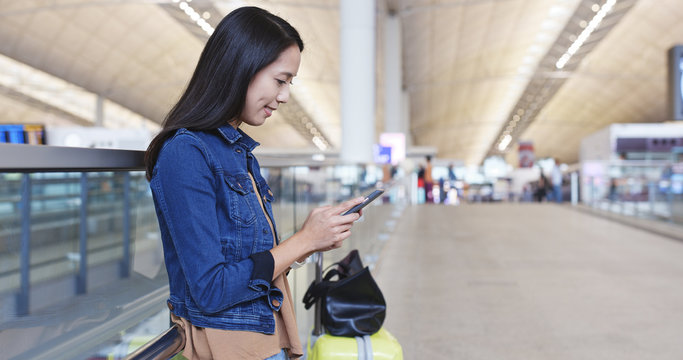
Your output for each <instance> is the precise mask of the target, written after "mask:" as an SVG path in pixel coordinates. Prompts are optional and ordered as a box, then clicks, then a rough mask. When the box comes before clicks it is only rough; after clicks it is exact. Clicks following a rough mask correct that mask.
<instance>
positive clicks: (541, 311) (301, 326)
mask: <svg viewBox="0 0 683 360" xmlns="http://www.w3.org/2000/svg"><path fill="white" fill-rule="evenodd" d="M244 6H256V7H260V8H263V9H266V10H268V11H269V12H271V13H273V14H275V15H278V16H280V17H282V18H283V19H285V20H287V21H288V22H289V23H290V24H292V25H293V26H294V27H295V28H296V29H297V30H298V32H299V33H300V34H301V38H302V40H303V42H304V45H305V46H304V50H303V51H302V53H301V64H300V67H299V71H298V73H297V74H296V76H295V77H294V80H293V82H292V84H291V86H290V88H289V89H290V90H289V97H288V99H287V101H286V103H282V104H280V106H279V107H278V109H277V111H274V112H273V113H272V116H271V117H269V118H268V119H267V120H266V122H265V124H263V125H261V126H249V125H247V124H243V125H242V126H241V127H240V129H241V130H243V131H244V132H245V133H247V134H249V136H251V137H252V138H254V139H255V140H256V141H258V142H259V143H260V146H258V147H257V148H256V149H255V150H254V154H255V156H256V158H258V161H259V163H260V169H261V172H260V174H261V176H263V178H264V179H265V180H266V181H267V184H268V185H267V186H269V188H270V190H271V191H272V193H271V194H270V195H272V200H268V201H269V203H270V205H271V206H272V212H273V215H274V223H275V224H274V225H275V228H276V229H277V237H278V238H279V239H281V241H287V239H288V238H290V237H292V236H293V235H294V234H295V233H296V232H297V231H299V230H301V228H302V226H303V224H304V222H305V220H306V219H307V216H308V214H309V212H310V211H311V210H313V209H314V208H316V207H319V206H323V205H329V204H337V203H339V202H342V201H345V200H347V199H349V198H352V197H355V196H362V195H367V194H369V193H371V192H372V191H373V190H375V189H383V190H384V193H383V194H382V195H381V197H379V198H378V199H377V200H375V201H373V202H372V203H370V204H369V205H368V206H367V207H366V208H364V209H363V216H362V217H361V218H360V219H359V220H358V221H357V222H356V223H355V224H354V225H353V228H352V230H351V236H350V238H348V239H347V240H346V241H345V242H344V244H343V246H342V247H341V248H339V249H335V250H332V251H327V252H324V253H316V254H313V255H312V256H310V257H309V258H307V259H306V261H305V264H304V265H303V266H302V267H300V268H297V269H292V270H291V271H290V272H289V274H288V276H287V278H288V280H289V283H290V286H291V291H292V297H293V300H294V309H295V316H296V320H297V324H298V331H299V337H300V339H301V341H302V343H303V345H304V348H305V349H306V350H305V354H304V357H303V358H305V359H310V360H316V359H319V358H321V357H320V355H316V354H319V353H320V352H319V351H322V350H319V349H317V350H316V346H318V347H322V346H324V342H323V341H320V340H321V339H323V336H330V335H329V334H325V332H326V331H327V332H329V331H330V329H326V328H325V326H321V324H320V323H319V320H320V319H319V317H318V316H316V311H317V310H316V307H314V308H311V309H306V308H305V307H304V304H303V302H302V300H303V298H304V294H305V293H306V291H307V289H308V287H309V285H310V284H311V283H314V282H316V281H318V280H319V275H320V272H321V271H322V269H324V268H325V267H327V266H328V265H330V264H333V263H335V262H337V261H339V260H341V259H342V258H344V257H345V256H346V255H347V254H348V253H349V252H350V251H352V250H354V249H357V250H358V251H359V254H360V256H361V259H362V261H363V264H364V265H365V266H367V267H368V268H369V269H370V272H371V274H372V276H373V277H374V279H375V281H376V282H377V285H378V286H379V288H380V289H381V292H382V294H383V296H384V298H385V300H386V317H385V319H384V322H383V323H382V334H389V335H386V338H388V339H390V340H392V341H393V344H398V345H396V346H397V347H398V351H394V352H392V353H391V354H390V352H389V351H387V352H386V353H382V351H383V350H382V349H383V348H382V344H381V343H380V340H377V339H379V338H377V339H375V338H373V337H372V336H371V337H370V339H375V340H377V341H375V340H373V342H372V345H374V351H375V356H374V358H375V359H410V360H412V359H435V360H450V359H467V360H472V359H481V360H489V359H514V360H517V359H525V360H526V359H567V360H569V359H572V360H573V359H634V360H635V359H639V360H640V359H658V360H661V359H672V360H674V359H682V358H683V341H681V334H683V286H682V285H681V284H682V281H681V280H683V261H682V260H681V259H683V95H682V94H683V3H682V2H681V1H680V0H185V1H181V0H22V1H10V0H0V116H1V117H0V360H5V359H7V360H10V359H11V360H24V359H26V360H29V359H30V360H34V359H76V360H86V359H87V360H105V359H107V360H110V359H124V358H126V359H130V360H140V359H168V358H171V357H173V358H174V359H183V357H182V355H180V354H178V352H179V351H181V350H182V337H181V336H179V335H178V332H177V329H176V328H173V327H172V325H173V324H172V323H171V322H170V312H169V308H168V306H167V299H168V297H169V282H168V275H167V272H166V267H165V264H164V252H163V248H162V239H161V232H160V228H159V223H158V221H157V214H156V212H155V206H154V202H153V198H152V193H151V190H150V184H149V181H148V180H147V178H146V177H145V164H144V152H145V150H146V149H147V147H148V145H149V144H150V141H151V140H152V138H154V136H155V135H156V134H157V133H158V132H159V131H160V130H161V129H162V124H163V122H164V120H165V118H166V115H167V114H168V112H169V111H170V110H171V108H172V107H173V106H174V104H176V102H177V101H178V99H179V97H180V96H181V94H182V93H183V91H184V90H185V87H186V86H187V84H188V82H189V80H190V77H191V76H192V73H193V71H194V69H195V66H196V65H197V61H198V59H199V56H200V54H201V53H202V49H203V48H204V45H205V44H206V42H207V40H208V39H209V37H210V36H211V35H212V34H213V33H214V31H215V29H216V27H217V26H218V24H219V23H220V21H221V19H223V18H224V17H225V16H226V15H227V14H229V13H230V12H231V11H233V10H235V9H238V8H241V7H244ZM254 184H255V183H254ZM259 199H260V198H259ZM188 206H191V204H188ZM257 206H258V205H257ZM262 206H264V205H262ZM259 231H260V230H259ZM318 310H319V309H318ZM174 331H175V332H174ZM373 336H375V335H373ZM386 338H383V339H384V340H386ZM338 340H339V339H338ZM342 340H346V339H342ZM340 341H341V340H340ZM358 341H362V340H358ZM352 344H353V347H355V346H356V345H355V344H356V342H355V341H354V342H352ZM395 348H396V347H395ZM154 351H157V352H158V353H157V354H156V355H150V354H151V353H153V352H154ZM354 351H358V349H356V348H354ZM345 356H346V355H343V356H342V355H339V356H336V357H335V356H332V357H327V358H335V359H352V358H353V359H356V358H359V359H364V358H363V357H359V356H356V357H345ZM323 358H326V357H323Z"/></svg>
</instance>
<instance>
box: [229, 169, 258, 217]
mask: <svg viewBox="0 0 683 360" xmlns="http://www.w3.org/2000/svg"><path fill="white" fill-rule="evenodd" d="M225 182H226V184H228V187H229V188H230V189H231V190H232V191H230V207H229V210H230V218H232V219H233V220H235V221H237V222H239V223H241V224H244V225H251V224H253V223H254V221H256V212H254V208H253V205H252V197H253V196H254V188H253V186H252V185H251V179H249V175H246V174H244V175H242V174H237V175H227V174H226V176H225ZM253 200H256V199H253Z"/></svg>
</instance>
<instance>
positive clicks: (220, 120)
mask: <svg viewBox="0 0 683 360" xmlns="http://www.w3.org/2000/svg"><path fill="white" fill-rule="evenodd" d="M292 45H296V46H298V47H299V51H303V49H304V44H303V41H301V37H300V36H299V33H298V32H297V31H296V29H294V27H292V26H291V25H290V24H289V23H288V22H287V21H285V20H284V19H282V18H280V17H279V16H276V15H273V14H271V13H269V12H268V11H266V10H263V9H261V8H257V7H251V6H249V7H242V8H239V9H237V10H235V11H233V12H231V13H230V14H228V15H227V16H226V17H225V18H223V20H221V22H220V23H219V24H218V26H217V27H216V30H215V31H214V33H213V34H212V35H211V37H209V40H208V41H207V43H206V46H205V47H204V50H203V51H202V54H201V56H200V57H199V61H198V62H197V67H196V68H195V70H194V74H193V75H192V79H190V82H189V84H188V85H187V88H186V89H185V92H184V93H183V95H182V96H181V97H180V100H178V102H177V103H176V104H175V106H173V108H172V109H171V111H170V112H169V113H168V115H166V118H165V119H164V122H163V124H162V129H161V131H160V132H159V134H157V136H155V137H154V139H153V140H152V142H151V143H150V144H149V147H148V148H147V152H146V153H145V166H146V170H147V179H148V180H151V178H152V171H153V169H154V165H155V164H156V161H157V158H158V157H159V151H160V150H161V147H162V146H163V144H164V142H165V141H166V139H168V138H169V137H171V136H173V135H174V134H175V132H176V130H178V129H180V128H187V129H190V130H213V129H217V128H219V127H221V126H223V125H225V124H227V123H228V122H230V121H232V120H234V119H236V118H237V117H238V116H239V115H240V113H241V112H242V110H243V109H244V102H245V100H246V96H247V88H248V87H249V84H250V82H251V80H252V79H253V78H254V76H255V75H256V73H258V72H259V71H260V70H261V69H263V68H264V67H266V66H268V65H270V64H271V63H273V62H274V61H275V60H277V58H278V56H280V54H281V53H282V52H283V51H284V50H286V49H287V48H289V47H290V46H292Z"/></svg>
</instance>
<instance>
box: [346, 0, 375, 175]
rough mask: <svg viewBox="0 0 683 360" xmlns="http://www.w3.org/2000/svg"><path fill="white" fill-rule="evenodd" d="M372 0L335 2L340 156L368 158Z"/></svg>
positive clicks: (371, 134) (363, 160) (372, 110)
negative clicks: (338, 30)
mask: <svg viewBox="0 0 683 360" xmlns="http://www.w3.org/2000/svg"><path fill="white" fill-rule="evenodd" d="M375 3H376V1H375V0H343V1H340V2H339V14H340V23H341V69H340V75H341V78H340V94H341V126H342V144H341V160H342V161H344V162H347V163H369V162H372V145H373V144H374V143H375V37H376V36H375V32H376V31H375V30H376V27H375V16H376V15H375V9H376V6H375Z"/></svg>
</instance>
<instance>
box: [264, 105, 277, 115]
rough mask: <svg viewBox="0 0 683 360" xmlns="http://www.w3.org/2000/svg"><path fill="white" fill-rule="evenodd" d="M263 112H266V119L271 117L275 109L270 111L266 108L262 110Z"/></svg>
mask: <svg viewBox="0 0 683 360" xmlns="http://www.w3.org/2000/svg"><path fill="white" fill-rule="evenodd" d="M263 111H265V112H266V117H269V116H271V115H273V111H275V109H271V108H269V107H267V106H266V107H264V108H263Z"/></svg>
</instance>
